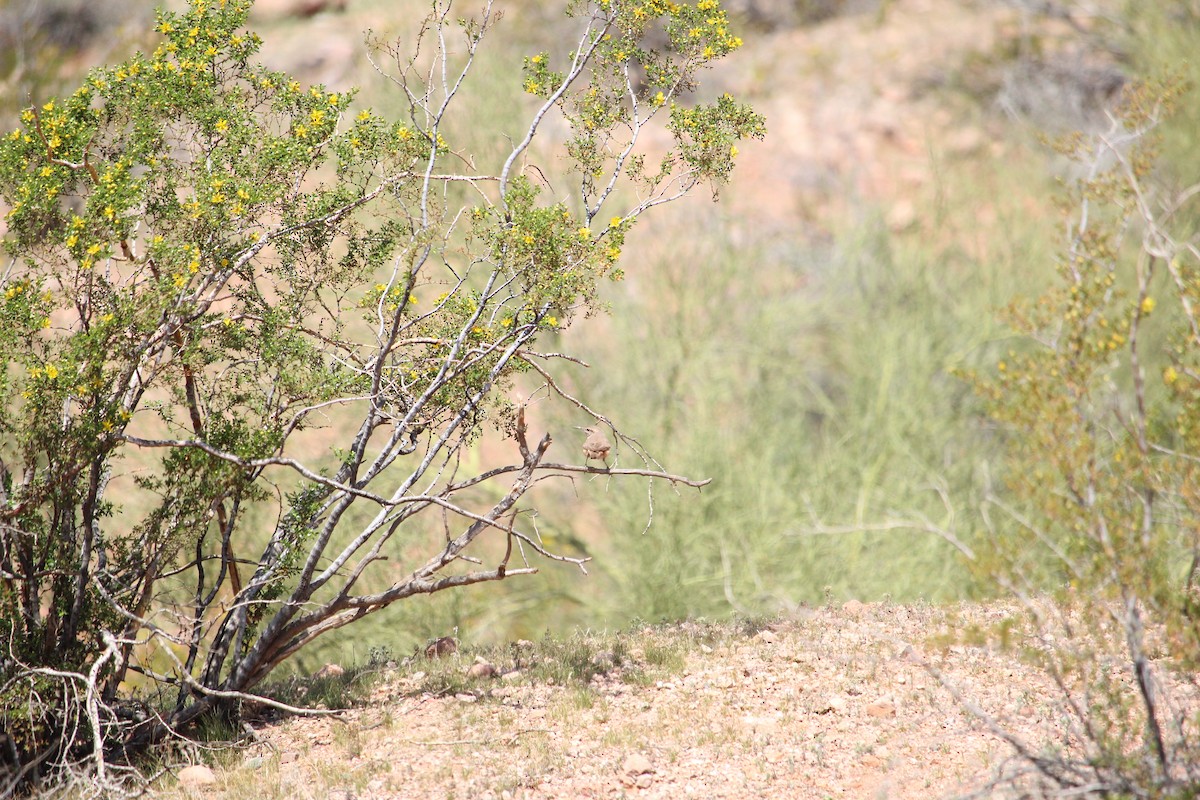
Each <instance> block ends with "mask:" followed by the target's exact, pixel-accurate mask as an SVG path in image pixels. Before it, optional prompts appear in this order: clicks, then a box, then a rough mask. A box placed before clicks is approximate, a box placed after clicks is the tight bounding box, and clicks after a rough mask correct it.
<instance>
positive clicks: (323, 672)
mask: <svg viewBox="0 0 1200 800" xmlns="http://www.w3.org/2000/svg"><path fill="white" fill-rule="evenodd" d="M345 674H346V670H345V668H344V667H342V666H341V665H340V664H326V665H325V666H323V667H321V668H320V669H319V670H317V671H316V672H314V673H313V679H314V680H324V679H327V678H340V677H341V676H343V675H345Z"/></svg>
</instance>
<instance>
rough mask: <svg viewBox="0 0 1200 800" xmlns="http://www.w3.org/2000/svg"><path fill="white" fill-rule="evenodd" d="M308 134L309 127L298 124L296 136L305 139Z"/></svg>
mask: <svg viewBox="0 0 1200 800" xmlns="http://www.w3.org/2000/svg"><path fill="white" fill-rule="evenodd" d="M307 135H308V128H306V127H304V126H303V125H297V126H296V138H297V139H303V138H304V137H305V136H307Z"/></svg>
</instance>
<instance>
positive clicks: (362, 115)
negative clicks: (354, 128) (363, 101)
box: [358, 109, 371, 122]
mask: <svg viewBox="0 0 1200 800" xmlns="http://www.w3.org/2000/svg"><path fill="white" fill-rule="evenodd" d="M370 118H371V112H370V111H367V110H365V109H364V110H362V111H360V112H358V121H359V122H366V121H367V120H369V119H370Z"/></svg>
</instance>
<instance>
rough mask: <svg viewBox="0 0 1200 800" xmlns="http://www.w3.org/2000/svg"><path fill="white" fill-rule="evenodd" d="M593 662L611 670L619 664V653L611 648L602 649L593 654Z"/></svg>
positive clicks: (601, 667)
mask: <svg viewBox="0 0 1200 800" xmlns="http://www.w3.org/2000/svg"><path fill="white" fill-rule="evenodd" d="M592 664H593V666H597V667H599V668H600V669H602V670H605V671H607V670H610V669H612V668H613V667H615V666H616V665H617V654H616V653H614V652H613V651H611V650H601V651H600V652H599V653H596V655H594V656H592Z"/></svg>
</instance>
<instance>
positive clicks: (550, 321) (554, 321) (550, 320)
mask: <svg viewBox="0 0 1200 800" xmlns="http://www.w3.org/2000/svg"><path fill="white" fill-rule="evenodd" d="M546 324H547V325H549V326H550V327H551V328H556V327H558V317H555V316H549V317H546Z"/></svg>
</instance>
